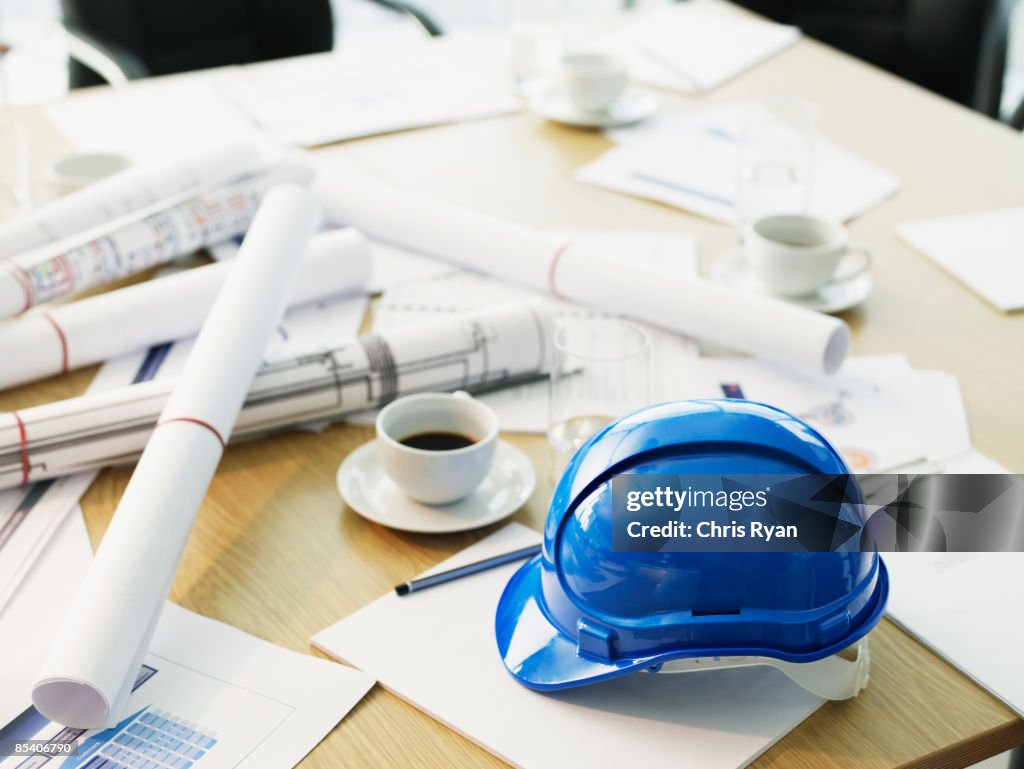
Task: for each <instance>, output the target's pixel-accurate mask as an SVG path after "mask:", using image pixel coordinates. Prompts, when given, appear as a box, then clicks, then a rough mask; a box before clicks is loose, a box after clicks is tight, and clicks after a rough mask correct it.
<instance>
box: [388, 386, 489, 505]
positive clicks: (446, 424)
mask: <svg viewBox="0 0 1024 769" xmlns="http://www.w3.org/2000/svg"><path fill="white" fill-rule="evenodd" d="M426 433H454V434H456V435H460V436H464V437H465V438H468V439H469V440H472V441H473V442H472V443H471V444H470V445H468V446H465V447H463V448H457V449H449V450H441V451H435V450H430V449H422V448H412V447H411V446H407V445H405V444H404V443H402V441H404V440H408V439H409V438H411V437H413V436H420V435H423V434H426ZM497 445H498V415H497V414H495V413H494V411H493V410H492V409H490V408H489V407H487V406H485V405H484V404H483V403H481V402H480V401H478V400H475V399H473V398H472V397H470V396H469V395H467V394H466V393H463V392H458V393H454V394H451V395H449V394H447V393H422V394H419V395H407V396H405V397H404V398H399V399H398V400H396V401H394V402H392V403H390V404H388V405H387V406H385V407H384V408H383V409H381V412H380V414H378V415H377V452H378V454H379V455H380V461H381V464H382V465H383V466H384V470H385V471H386V472H387V474H388V476H389V477H390V478H391V480H393V481H394V482H395V485H397V486H398V488H400V489H401V490H402V491H403V492H404V493H405V494H406V495H407V496H409V497H410V498H412V499H415V500H416V501H418V502H424V503H426V504H428V505H444V504H448V503H449V502H455V501H456V500H459V499H462V498H463V497H466V496H469V494H471V493H472V492H473V490H474V489H476V487H477V486H479V485H480V483H481V481H483V479H484V478H485V477H486V475H487V471H488V470H490V468H491V464H492V462H493V461H494V451H495V449H496V448H497Z"/></svg>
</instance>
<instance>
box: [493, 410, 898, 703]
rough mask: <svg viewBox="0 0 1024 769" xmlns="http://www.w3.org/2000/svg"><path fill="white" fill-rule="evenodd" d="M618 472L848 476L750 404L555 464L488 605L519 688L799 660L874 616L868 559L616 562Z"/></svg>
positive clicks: (806, 436) (601, 443)
mask: <svg viewBox="0 0 1024 769" xmlns="http://www.w3.org/2000/svg"><path fill="white" fill-rule="evenodd" d="M623 473H634V474H639V473H665V474H686V475H691V474H692V475H712V474H714V475H720V474H728V475H734V474H761V475H819V474H820V475H847V474H848V473H849V470H848V469H847V467H846V465H845V463H844V462H843V460H842V458H841V457H840V455H839V454H838V452H836V450H835V449H834V448H832V446H831V445H829V443H828V441H826V440H825V439H824V438H823V437H822V436H821V435H820V434H818V432H817V431H815V430H814V428H812V427H810V426H809V425H807V424H806V423H805V422H803V421H801V420H800V419H797V418H796V417H794V416H792V415H790V414H787V413H786V412H784V411H782V410H780V409H777V408H774V407H771V406H766V405H764V404H760V403H752V402H749V401H743V400H734V399H729V400H696V401H683V402H678V403H667V404H663V405H658V406H652V407H649V408H645V409H641V410H640V411H637V412H635V413H633V414H631V415H629V416H627V417H625V418H623V419H621V420H619V421H617V422H614V423H613V424H611V425H609V426H607V427H606V428H604V429H603V430H602V431H601V432H599V433H598V434H597V435H595V436H593V437H592V438H591V439H590V440H589V441H587V442H586V443H585V444H584V445H583V446H581V447H580V449H579V451H577V452H576V454H575V456H574V457H573V459H572V461H571V462H570V463H569V466H568V468H567V469H566V471H565V474H564V475H563V476H562V478H561V480H560V482H559V484H558V486H557V488H556V490H555V494H554V498H553V499H552V501H551V507H550V509H549V511H548V517H547V522H546V524H545V527H544V547H543V551H542V552H541V554H540V555H538V556H536V557H535V558H533V559H531V560H530V561H529V562H527V563H526V564H524V565H523V566H522V568H520V569H519V570H518V571H517V572H516V573H515V574H514V575H513V576H512V578H511V579H510V580H509V583H508V584H507V585H506V586H505V590H504V592H503V593H502V596H501V600H500V601H499V603H498V609H497V614H496V617H495V632H496V636H497V642H498V650H499V652H500V654H501V657H502V659H503V661H504V663H505V666H506V667H507V668H508V670H509V672H511V673H512V675H513V676H514V677H515V678H516V679H517V680H518V681H519V682H520V683H522V684H524V685H526V686H528V687H530V688H533V689H540V690H555V689H563V688H568V687H572V686H580V685H583V684H589V683H595V682H597V681H602V680H605V679H608V678H614V677H617V676H621V675H625V674H628V673H631V672H635V671H640V670H650V669H657V668H659V667H660V666H661V665H663V664H664V663H666V662H670V661H672V660H678V659H682V658H692V657H726V656H758V657H771V658H775V659H777V660H784V661H787V662H813V661H816V660H820V659H824V658H825V657H829V656H831V655H833V654H835V653H836V652H838V651H840V650H842V649H844V648H846V647H847V646H850V645H851V644H853V643H854V642H856V641H858V640H859V639H860V638H861V637H863V636H864V635H865V634H866V633H867V632H868V631H869V630H870V629H871V628H872V627H874V625H875V624H876V623H877V622H878V620H879V619H880V618H881V615H882V610H883V608H884V606H885V602H886V598H887V596H888V576H887V574H886V570H885V565H884V564H883V563H882V560H881V558H879V556H878V554H877V553H876V552H821V553H806V552H793V553H782V552H754V553H748V552H616V551H615V550H614V548H613V546H612V493H611V479H612V478H613V477H614V476H616V475H620V474H623ZM856 501H857V502H859V501H860V499H859V498H858V499H857V500H856ZM857 509H858V510H861V509H862V508H861V507H859V506H857ZM859 514H860V513H858V515H859Z"/></svg>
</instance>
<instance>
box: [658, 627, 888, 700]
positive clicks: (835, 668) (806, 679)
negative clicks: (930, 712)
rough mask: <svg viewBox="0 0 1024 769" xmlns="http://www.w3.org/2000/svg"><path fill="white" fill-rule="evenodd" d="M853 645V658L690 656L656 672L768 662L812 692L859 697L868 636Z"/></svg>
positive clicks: (865, 675)
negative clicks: (786, 659) (808, 659)
mask: <svg viewBox="0 0 1024 769" xmlns="http://www.w3.org/2000/svg"><path fill="white" fill-rule="evenodd" d="M852 648H853V650H854V651H856V656H855V657H854V658H853V659H849V660H848V659H845V658H843V657H840V656H839V655H838V654H833V655H832V656H831V657H826V658H825V659H823V660H818V661H817V662H784V661H782V660H777V659H773V658H772V657H689V658H686V659H679V660H672V661H671V662H666V663H665V664H664V665H662V666H661V667H660V668H659V669H657V670H656V671H653V672H657V673H693V672H695V671H700V670H723V669H725V668H749V667H753V666H754V665H768V666H769V667H773V668H775V669H776V670H781V671H782V672H783V673H785V674H786V675H787V676H788V677H789V678H790V679H791V680H792V681H794V682H795V683H797V684H799V685H800V686H802V687H803V688H804V689H806V690H807V691H809V692H811V693H812V694H817V695H818V696H819V697H824V698H825V699H827V700H848V699H850V698H851V697H856V696H857V695H858V694H859V693H860V690H861V689H863V688H864V687H865V686H867V685H868V671H869V669H870V667H871V655H870V653H869V652H868V639H867V638H862V639H861V640H860V641H858V642H857V644H856V646H853V647H852Z"/></svg>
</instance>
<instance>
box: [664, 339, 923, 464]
mask: <svg viewBox="0 0 1024 769" xmlns="http://www.w3.org/2000/svg"><path fill="white" fill-rule="evenodd" d="M852 360H854V361H855V360H856V359H852ZM693 368H694V369H695V372H696V373H695V376H691V381H693V380H694V379H696V380H697V381H695V382H694V384H693V385H692V387H688V386H686V385H685V384H683V383H680V388H679V391H677V393H676V394H675V398H692V397H710V398H722V397H739V398H746V399H748V400H753V401H758V402H760V403H767V404H769V405H772V406H777V407H779V408H781V409H783V410H785V411H788V412H789V413H790V414H793V415H794V416H797V417H799V418H800V419H803V420H805V421H806V422H808V423H810V424H811V425H812V426H813V427H815V428H816V429H817V430H818V431H819V432H820V433H821V434H822V435H824V436H825V437H826V438H827V439H828V440H829V442H830V443H832V445H833V446H835V447H836V449H837V450H838V451H839V452H840V453H841V454H842V455H843V459H844V460H845V461H846V464H847V465H848V466H849V468H850V470H851V471H852V472H855V473H861V472H871V473H883V472H888V471H891V470H894V469H896V468H900V467H903V466H905V465H910V464H911V463H915V462H920V461H922V460H924V459H925V458H926V457H927V450H926V448H925V447H924V445H923V444H922V442H921V440H920V438H919V437H918V435H917V433H916V432H915V431H914V429H913V426H912V424H911V423H910V422H909V421H908V420H907V419H906V417H905V416H904V414H903V409H902V403H901V402H900V400H899V399H897V398H896V397H895V396H894V395H893V394H892V393H890V392H887V391H886V390H885V389H884V387H882V386H881V385H880V384H879V383H877V382H875V381H873V378H872V376H871V371H870V367H869V366H868V365H865V364H863V363H862V364H861V365H860V366H859V367H858V366H856V365H854V367H853V368H854V371H853V372H852V373H851V372H849V371H847V370H846V369H841V370H840V371H839V373H837V374H834V375H832V376H824V375H819V374H812V373H808V372H802V371H797V370H795V369H791V368H783V367H781V366H776V365H773V364H771V363H768V362H766V361H760V360H756V359H752V358H703V359H701V360H700V362H699V366H694V367H693ZM858 368H859V369H860V370H859V371H857V369H858Z"/></svg>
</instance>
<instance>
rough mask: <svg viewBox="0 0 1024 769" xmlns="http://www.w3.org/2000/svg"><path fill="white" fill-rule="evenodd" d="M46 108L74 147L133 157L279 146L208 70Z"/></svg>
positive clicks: (277, 150)
mask: <svg viewBox="0 0 1024 769" xmlns="http://www.w3.org/2000/svg"><path fill="white" fill-rule="evenodd" d="M45 111H46V116H47V117H48V118H49V119H50V121H51V122H52V123H53V124H54V125H55V126H56V127H57V129H58V130H59V131H60V132H61V133H62V134H63V135H64V138H65V139H67V141H68V143H69V144H71V146H72V147H73V148H74V149H75V150H78V151H82V152H86V151H88V152H94V151H110V152H117V153H120V154H127V155H129V156H131V157H133V158H134V159H135V160H136V161H137V162H141V161H143V160H155V159H159V158H163V157H166V155H167V153H168V152H172V153H175V152H187V151H192V150H196V149H198V148H203V147H208V146H209V145H210V144H213V143H232V142H240V141H244V142H247V143H252V144H255V145H256V146H258V147H260V148H261V150H262V151H263V152H265V153H266V154H267V155H268V156H273V155H275V154H277V153H280V151H281V149H280V146H279V145H278V143H277V142H276V141H274V140H273V139H271V138H270V137H269V136H268V135H267V134H266V133H265V132H264V131H261V130H260V129H259V128H257V127H256V126H254V125H253V124H252V122H251V121H249V119H248V118H246V117H245V115H244V114H243V113H242V112H241V111H240V110H239V109H237V108H236V107H234V106H233V105H232V104H230V103H229V102H228V100H227V99H225V98H224V96H223V94H222V93H221V92H220V91H219V90H218V89H217V88H216V87H215V86H214V85H213V84H212V83H211V82H210V81H209V79H208V77H207V76H206V75H189V76H184V77H182V76H179V77H176V78H170V79H165V78H154V79H149V80H140V81H135V82H133V83H130V84H129V85H127V86H125V87H122V88H113V89H103V90H99V91H95V92H93V91H90V92H82V93H74V94H71V96H70V97H69V98H67V99H61V100H60V101H57V102H54V103H53V104H50V105H47V107H46V108H45Z"/></svg>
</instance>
